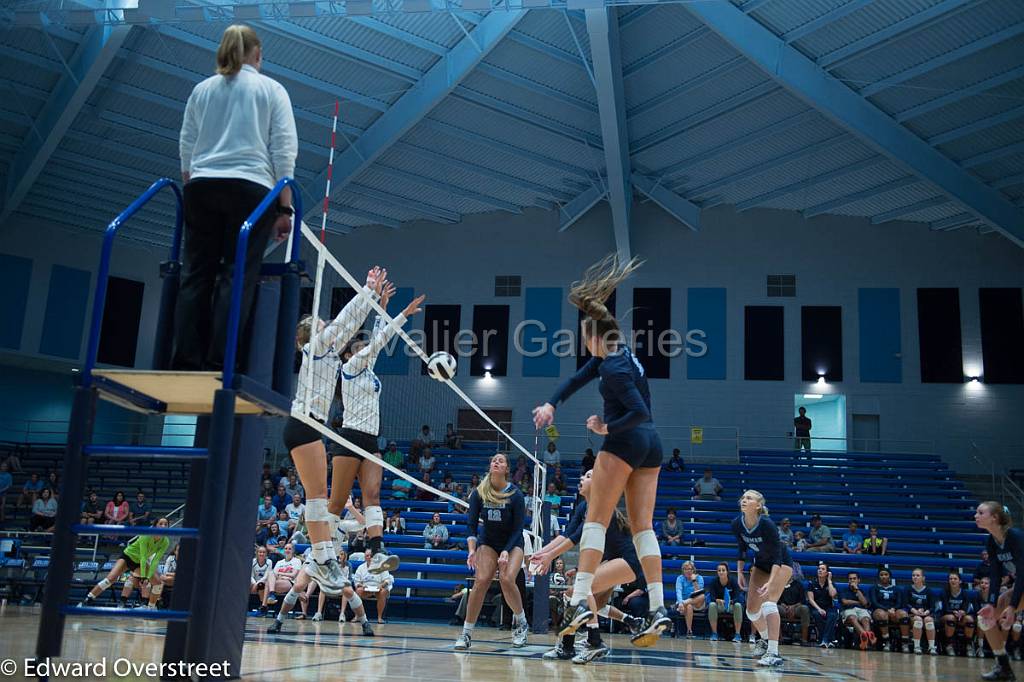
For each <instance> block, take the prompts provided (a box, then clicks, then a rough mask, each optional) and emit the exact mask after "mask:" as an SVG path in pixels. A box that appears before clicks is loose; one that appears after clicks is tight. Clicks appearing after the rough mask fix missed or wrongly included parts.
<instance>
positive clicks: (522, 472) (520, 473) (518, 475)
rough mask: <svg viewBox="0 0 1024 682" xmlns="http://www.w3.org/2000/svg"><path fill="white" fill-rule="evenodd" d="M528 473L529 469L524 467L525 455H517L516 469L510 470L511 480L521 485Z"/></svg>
mask: <svg viewBox="0 0 1024 682" xmlns="http://www.w3.org/2000/svg"><path fill="white" fill-rule="evenodd" d="M529 475H530V471H529V469H527V467H526V457H524V456H523V455H519V459H517V460H516V470H515V471H513V472H512V482H513V483H515V484H516V485H518V486H520V487H522V483H523V479H525V478H526V477H527V476H529ZM474 489H475V488H474Z"/></svg>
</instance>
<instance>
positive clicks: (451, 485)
mask: <svg viewBox="0 0 1024 682" xmlns="http://www.w3.org/2000/svg"><path fill="white" fill-rule="evenodd" d="M438 490H440V491H441V492H443V493H448V494H449V495H451V496H452V497H456V496H458V494H459V485H458V484H457V483H456V482H455V480H454V479H453V478H452V474H451V472H450V471H446V472H444V478H443V479H442V480H441V486H440V487H439V488H438Z"/></svg>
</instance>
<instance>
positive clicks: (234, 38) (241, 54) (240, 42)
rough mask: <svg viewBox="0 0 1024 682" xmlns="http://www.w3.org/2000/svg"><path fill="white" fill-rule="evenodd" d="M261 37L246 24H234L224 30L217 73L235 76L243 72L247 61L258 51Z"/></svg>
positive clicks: (219, 49) (218, 51)
mask: <svg viewBox="0 0 1024 682" xmlns="http://www.w3.org/2000/svg"><path fill="white" fill-rule="evenodd" d="M261 45H262V43H260V37H259V36H258V35H256V31H254V30H252V28H250V27H249V26H245V25H244V24H232V25H231V26H228V27H227V28H226V29H224V34H223V35H222V36H221V37H220V47H218V48H217V73H219V74H220V75H222V76H234V75H235V74H236V73H238V72H239V71H241V70H242V65H243V64H245V60H246V59H248V58H250V57H251V56H252V54H253V51H254V50H256V49H258V48H259V47H260V46H261Z"/></svg>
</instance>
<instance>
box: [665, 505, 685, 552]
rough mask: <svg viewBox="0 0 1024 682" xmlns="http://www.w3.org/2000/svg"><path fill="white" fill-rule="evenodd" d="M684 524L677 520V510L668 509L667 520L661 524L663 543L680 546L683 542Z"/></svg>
mask: <svg viewBox="0 0 1024 682" xmlns="http://www.w3.org/2000/svg"><path fill="white" fill-rule="evenodd" d="M682 535H683V524H681V523H679V519H677V518H676V510H675V509H674V508H672V507H669V508H668V512H667V513H666V514H665V520H664V521H662V522H661V541H662V543H664V544H666V545H675V546H678V545H679V544H680V543H681V542H682V540H681V538H682Z"/></svg>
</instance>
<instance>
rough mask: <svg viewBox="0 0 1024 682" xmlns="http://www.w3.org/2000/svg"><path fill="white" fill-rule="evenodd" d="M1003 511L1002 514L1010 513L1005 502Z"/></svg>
mask: <svg viewBox="0 0 1024 682" xmlns="http://www.w3.org/2000/svg"><path fill="white" fill-rule="evenodd" d="M1003 513H1004V514H1009V513H1010V508H1009V507H1007V506H1006V505H1005V504H1004V505H1003Z"/></svg>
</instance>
